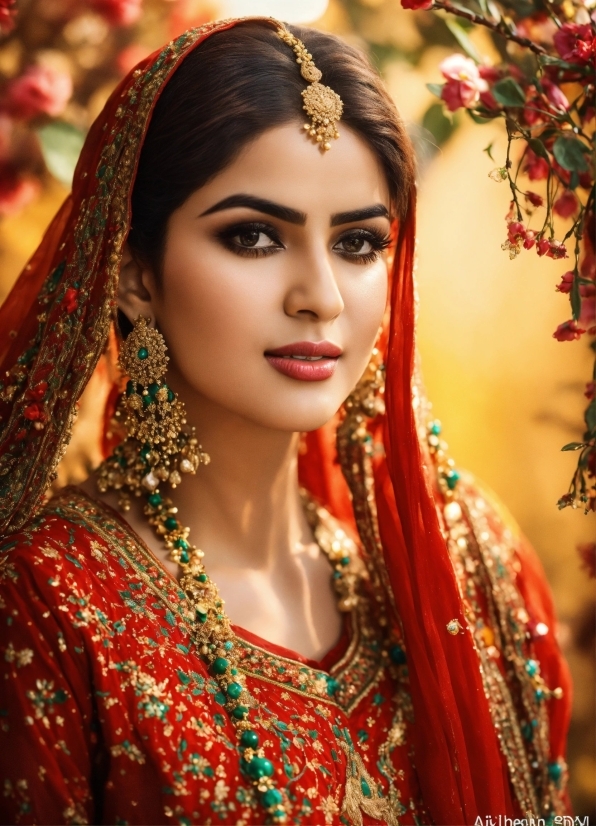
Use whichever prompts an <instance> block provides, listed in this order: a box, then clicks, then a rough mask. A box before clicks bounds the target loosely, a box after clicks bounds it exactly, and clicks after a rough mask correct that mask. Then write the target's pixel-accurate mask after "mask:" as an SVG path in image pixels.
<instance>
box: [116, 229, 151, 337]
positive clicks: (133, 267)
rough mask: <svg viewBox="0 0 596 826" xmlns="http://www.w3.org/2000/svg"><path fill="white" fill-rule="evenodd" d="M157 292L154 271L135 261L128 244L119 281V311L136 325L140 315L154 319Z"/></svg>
mask: <svg viewBox="0 0 596 826" xmlns="http://www.w3.org/2000/svg"><path fill="white" fill-rule="evenodd" d="M155 292H156V285H155V277H154V275H153V273H152V271H151V270H150V269H149V267H148V266H146V265H144V264H141V263H139V262H138V261H137V260H136V259H135V257H134V256H133V254H132V252H131V251H130V247H129V246H128V243H126V244H125V245H124V250H123V253H122V263H121V265H120V278H119V281H118V309H120V310H122V312H123V313H124V315H125V316H126V317H127V318H128V320H129V321H130V323H131V324H134V322H135V321H136V320H137V318H138V317H139V316H140V315H142V316H145V317H146V318H150V319H154V318H155V311H154V309H153V306H152V304H153V297H154V295H155Z"/></svg>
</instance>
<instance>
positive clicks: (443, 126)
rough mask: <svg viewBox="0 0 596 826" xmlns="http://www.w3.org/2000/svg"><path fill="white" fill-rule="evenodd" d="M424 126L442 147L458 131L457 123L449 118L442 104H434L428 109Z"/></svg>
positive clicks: (424, 116) (423, 121) (423, 118)
mask: <svg viewBox="0 0 596 826" xmlns="http://www.w3.org/2000/svg"><path fill="white" fill-rule="evenodd" d="M422 126H423V127H424V129H428V131H429V132H430V133H431V135H432V136H433V138H434V139H435V141H436V142H437V146H442V145H443V144H444V143H445V142H446V141H447V140H449V138H450V137H451V135H452V134H453V133H454V131H455V130H456V129H457V123H455V121H454V120H453V119H452V118H448V117H447V115H446V114H445V112H444V110H443V104H442V103H433V104H431V105H430V106H429V107H428V109H427V110H426V112H425V113H424V115H423V117H422Z"/></svg>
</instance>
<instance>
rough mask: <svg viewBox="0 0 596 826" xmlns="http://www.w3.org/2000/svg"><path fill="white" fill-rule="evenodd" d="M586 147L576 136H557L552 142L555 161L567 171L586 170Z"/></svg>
mask: <svg viewBox="0 0 596 826" xmlns="http://www.w3.org/2000/svg"><path fill="white" fill-rule="evenodd" d="M585 150H586V147H585V146H584V144H583V143H582V142H581V141H579V140H578V139H577V138H564V137H563V136H562V135H561V136H559V137H558V138H557V139H556V141H555V142H554V144H553V155H554V156H555V158H556V160H557V163H559V164H560V165H561V166H562V167H563V169H566V170H567V171H568V172H587V171H588V161H587V160H586V156H585V154H584V153H585Z"/></svg>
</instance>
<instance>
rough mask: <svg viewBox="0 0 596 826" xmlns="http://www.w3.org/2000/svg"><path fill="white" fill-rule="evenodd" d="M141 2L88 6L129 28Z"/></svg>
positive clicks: (96, 0) (101, 1)
mask: <svg viewBox="0 0 596 826" xmlns="http://www.w3.org/2000/svg"><path fill="white" fill-rule="evenodd" d="M142 2H143V0H91V2H90V6H91V8H92V9H94V10H95V11H96V12H97V13H98V14H101V16H102V17H103V18H104V20H106V21H107V22H108V23H111V24H112V25H113V26H130V24H131V23H135V22H136V21H137V20H138V19H139V17H140V16H141V4H142ZM430 5H432V3H431V4H430Z"/></svg>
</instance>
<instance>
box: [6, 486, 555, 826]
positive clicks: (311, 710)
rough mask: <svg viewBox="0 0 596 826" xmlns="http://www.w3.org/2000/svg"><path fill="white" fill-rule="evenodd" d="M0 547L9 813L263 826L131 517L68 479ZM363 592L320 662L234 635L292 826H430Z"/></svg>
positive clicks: (219, 713)
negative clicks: (0, 550)
mask: <svg viewBox="0 0 596 826" xmlns="http://www.w3.org/2000/svg"><path fill="white" fill-rule="evenodd" d="M3 548H4V554H3V556H2V567H1V569H0V570H1V574H2V587H1V590H0V600H1V603H0V609H1V616H0V623H1V626H0V627H1V628H2V651H1V653H0V662H1V668H2V671H3V675H2V676H3V679H2V680H1V681H0V685H1V688H0V715H1V716H0V768H1V775H2V778H3V780H4V797H3V798H2V803H1V804H0V806H1V808H2V812H3V817H4V822H10V823H46V824H47V823H89V822H94V823H110V824H125V823H131V824H132V823H135V824H159V823H181V824H210V823H229V824H236V823H263V822H264V816H265V815H264V812H263V809H262V808H260V807H259V806H258V804H257V801H256V799H255V796H254V793H253V791H252V788H251V787H250V786H249V784H248V783H247V782H246V781H245V780H244V778H243V776H242V774H241V773H240V769H239V752H238V749H237V746H236V735H235V731H234V727H233V725H232V724H231V722H230V720H229V718H228V716H227V714H226V712H225V710H224V709H223V707H222V705H221V703H220V701H221V700H223V699H224V698H222V696H221V695H220V694H219V688H218V685H217V683H216V681H215V680H214V679H213V678H211V677H210V676H209V674H208V672H207V670H206V667H205V664H204V662H203V661H202V660H201V658H200V656H199V655H198V653H197V651H196V650H195V647H194V645H193V643H192V641H191V631H190V629H189V627H188V626H187V624H186V620H185V619H184V612H183V611H182V607H183V604H184V599H185V597H184V594H183V593H182V592H181V591H180V588H179V587H178V586H177V583H176V582H175V580H174V579H172V578H171V577H170V576H169V575H168V574H167V573H166V572H165V570H164V569H163V568H162V567H161V566H160V565H159V564H158V562H157V561H156V559H155V558H154V556H153V555H152V554H151V552H150V551H149V550H148V549H147V548H146V547H145V546H144V545H143V544H142V542H141V541H140V540H139V539H138V538H137V537H136V536H135V535H134V534H133V533H132V532H131V530H130V528H129V527H128V526H127V524H126V523H125V522H124V521H123V520H121V519H120V518H119V517H118V516H117V514H115V512H113V511H112V510H111V509H109V508H105V507H103V506H101V505H99V504H98V503H96V502H94V501H93V500H91V499H89V498H87V497H86V496H84V495H83V494H82V493H81V492H80V491H78V490H76V489H74V488H67V489H65V490H64V491H63V492H62V493H61V494H60V495H59V496H57V497H55V498H54V499H53V500H52V501H51V502H50V503H49V505H47V506H46V507H45V508H44V509H43V510H42V511H41V512H40V515H39V516H38V517H37V518H36V519H35V520H34V521H33V522H32V523H31V524H30V525H29V526H28V527H27V528H26V529H24V530H23V531H21V532H20V533H19V534H16V535H13V536H11V537H9V538H7V539H6V540H5V541H4V546H3ZM363 590H364V591H365V593H364V595H363V600H364V606H365V607H364V610H363V611H361V612H359V613H357V612H353V613H352V614H351V615H350V616H349V617H348V618H347V620H346V623H345V628H344V633H343V636H342V639H341V640H340V642H339V643H338V644H337V645H336V646H335V648H334V649H333V650H332V651H331V652H329V654H328V655H327V656H326V657H325V658H324V660H323V661H322V662H319V663H317V662H312V661H308V660H305V659H304V658H303V657H300V656H299V655H297V654H295V653H293V652H291V651H287V650H284V649H282V648H279V647H277V646H275V645H272V644H270V643H267V642H265V641H264V640H262V639H260V638H257V637H255V636H254V635H252V634H249V633H248V632H245V631H244V630H243V629H241V628H236V629H235V631H236V633H237V635H238V643H237V644H238V646H239V648H240V649H241V667H242V670H243V671H244V672H245V673H246V675H247V687H248V689H249V691H250V693H251V695H252V696H253V697H254V698H255V700H256V702H257V704H258V705H257V707H256V708H255V709H253V710H252V711H251V720H252V722H253V727H254V728H255V729H256V730H257V731H258V732H259V734H260V737H261V742H262V744H263V745H264V746H265V747H266V751H267V755H268V757H269V758H270V759H271V760H272V761H273V763H274V765H275V766H276V772H277V776H276V778H275V779H276V781H277V784H278V788H280V790H281V791H282V792H283V793H284V795H287V800H288V803H289V808H290V812H291V814H290V818H289V822H293V823H296V824H338V823H346V824H360V823H367V824H368V823H379V822H381V823H395V824H397V823H400V824H413V823H429V822H431V821H430V818H429V817H428V814H427V813H425V808H424V803H423V801H422V799H421V794H420V790H419V785H418V779H417V775H416V768H415V765H414V760H413V753H412V748H411V746H410V744H409V735H410V732H411V729H412V726H413V724H414V721H413V716H412V709H411V702H410V697H409V693H408V682H407V665H406V664H405V658H404V657H403V656H402V655H401V654H400V652H399V651H397V652H396V651H395V650H394V651H393V652H392V654H393V658H392V657H391V656H389V654H388V652H387V651H386V650H384V649H383V646H382V645H381V644H380V643H379V640H381V639H382V634H381V632H380V630H379V627H378V626H377V624H376V619H375V617H373V616H372V612H370V611H369V610H368V608H369V607H370V605H371V604H372V603H371V601H370V599H369V597H370V595H368V596H367V594H366V587H365V588H364V589H363ZM367 599H368V600H369V601H368V602H367ZM552 667H553V668H554V669H555V670H556V669H559V668H560V664H559V663H558V662H557V663H555V662H554V661H553V666H552ZM545 676H546V677H547V678H548V675H545ZM437 782H439V783H440V782H441V778H437Z"/></svg>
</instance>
